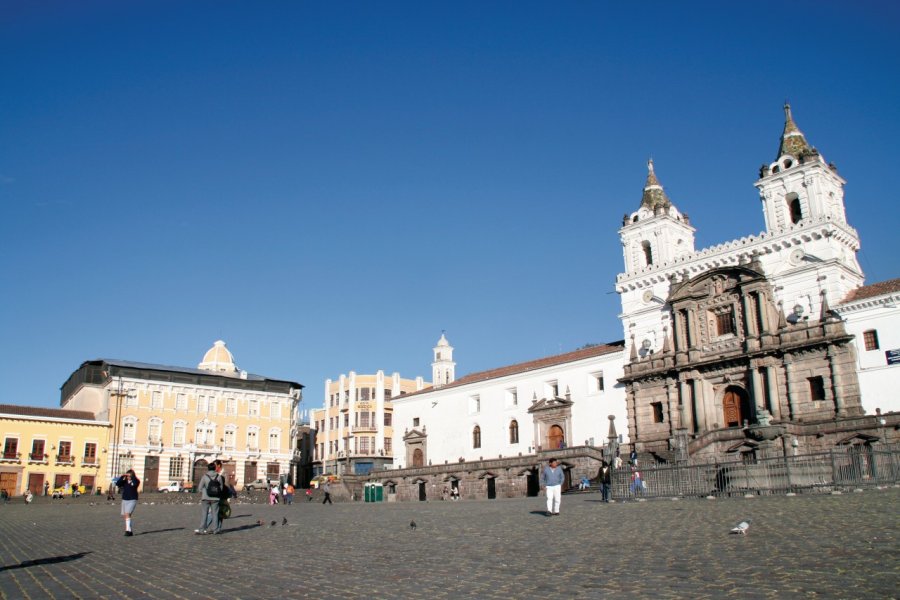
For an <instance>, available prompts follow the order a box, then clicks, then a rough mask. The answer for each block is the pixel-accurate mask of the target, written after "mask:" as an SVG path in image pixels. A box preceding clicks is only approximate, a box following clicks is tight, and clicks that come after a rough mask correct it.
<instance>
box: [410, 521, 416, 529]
mask: <svg viewBox="0 0 900 600" xmlns="http://www.w3.org/2000/svg"><path fill="white" fill-rule="evenodd" d="M409 528H410V529H412V530H413V531H415V530H416V522H415V521H410V522H409Z"/></svg>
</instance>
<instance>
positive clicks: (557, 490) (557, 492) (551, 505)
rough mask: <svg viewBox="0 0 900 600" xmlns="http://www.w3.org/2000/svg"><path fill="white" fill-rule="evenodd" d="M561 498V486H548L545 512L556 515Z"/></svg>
mask: <svg viewBox="0 0 900 600" xmlns="http://www.w3.org/2000/svg"><path fill="white" fill-rule="evenodd" d="M561 498H562V486H561V485H548V486H547V512H550V513H558V512H559V501H560V499H561Z"/></svg>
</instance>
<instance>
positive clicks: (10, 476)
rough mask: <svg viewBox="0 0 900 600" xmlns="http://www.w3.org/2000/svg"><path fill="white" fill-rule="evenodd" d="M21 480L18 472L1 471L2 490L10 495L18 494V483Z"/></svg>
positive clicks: (0, 487) (0, 482) (0, 488)
mask: <svg viewBox="0 0 900 600" xmlns="http://www.w3.org/2000/svg"><path fill="white" fill-rule="evenodd" d="M18 482H19V474H18V473H10V472H6V473H0V490H3V491H4V492H6V493H7V494H9V495H10V496H15V495H16V484H17V483H18Z"/></svg>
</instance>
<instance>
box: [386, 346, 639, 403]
mask: <svg viewBox="0 0 900 600" xmlns="http://www.w3.org/2000/svg"><path fill="white" fill-rule="evenodd" d="M624 349H625V342H624V340H623V341H618V342H611V343H609V344H600V345H597V346H591V347H590V348H581V349H579V350H573V351H572V352H566V353H564V354H555V355H553V356H547V357H544V358H538V359H535V360H529V361H527V362H523V363H517V364H514V365H509V366H506V367H498V368H496V369H490V370H488V371H479V372H478V373H470V374H469V375H466V376H465V377H460V378H459V379H457V380H456V381H454V382H453V383H449V384H447V385H444V386H441V387H440V388H439V389H442V390H445V389H447V388H453V387H459V386H461V385H467V384H470V383H478V382H481V381H488V380H489V379H498V378H500V377H507V376H509V375H516V374H518V373H526V372H528V371H535V370H537V369H543V368H545V367H552V366H554V365H561V364H565V363H569V362H575V361H576V360H584V359H585V358H592V357H594V356H603V355H604V354H611V353H613V352H621V351H623V350H624ZM433 391H435V388H434V387H428V388H425V389H423V390H419V391H417V392H411V393H409V394H404V395H403V396H400V397H399V398H406V397H409V396H412V395H413V394H423V393H425V392H433ZM396 399H398V398H394V400H396Z"/></svg>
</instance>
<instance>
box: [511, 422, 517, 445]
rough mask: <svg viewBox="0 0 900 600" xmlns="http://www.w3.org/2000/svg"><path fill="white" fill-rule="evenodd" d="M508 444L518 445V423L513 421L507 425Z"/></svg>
mask: <svg viewBox="0 0 900 600" xmlns="http://www.w3.org/2000/svg"><path fill="white" fill-rule="evenodd" d="M509 443H510V444H518V443H519V422H518V421H516V420H513V421H512V422H511V423H510V424H509Z"/></svg>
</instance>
